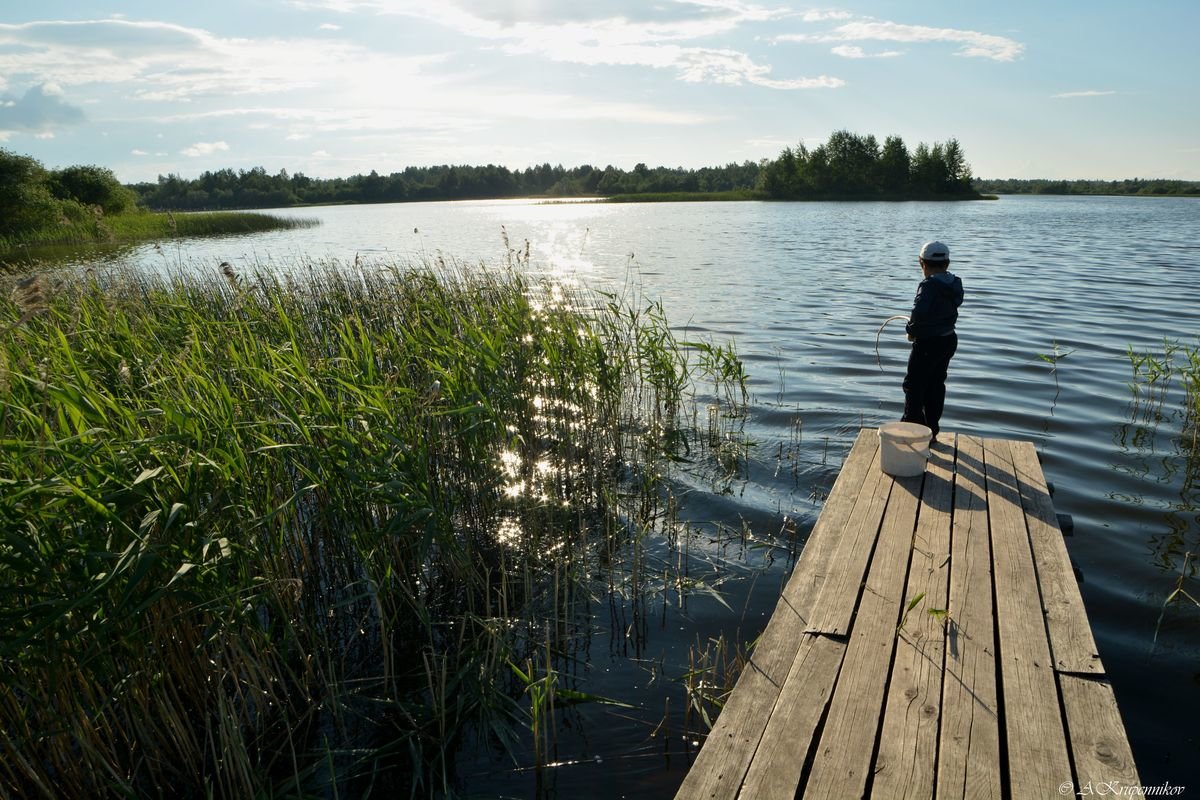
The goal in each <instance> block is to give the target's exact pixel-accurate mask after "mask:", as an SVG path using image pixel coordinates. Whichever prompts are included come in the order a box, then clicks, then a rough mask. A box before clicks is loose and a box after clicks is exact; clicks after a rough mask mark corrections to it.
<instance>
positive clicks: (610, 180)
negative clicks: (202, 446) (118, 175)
mask: <svg viewBox="0 0 1200 800" xmlns="http://www.w3.org/2000/svg"><path fill="white" fill-rule="evenodd" d="M760 171H761V167H760V165H759V164H756V163H754V162H753V161H745V162H743V163H741V164H735V163H731V164H727V165H726V166H724V167H705V168H703V169H684V168H682V167H675V168H670V167H656V168H650V167H647V166H646V165H645V164H638V165H637V166H635V167H634V168H633V169H632V170H623V169H620V168H618V167H613V166H607V167H594V166H591V165H589V164H585V165H583V166H581V167H574V168H571V169H567V168H564V167H563V166H562V165H558V166H551V165H550V164H541V165H539V166H536V167H529V168H527V169H523V170H510V169H508V168H507V167H503V166H496V165H495V164H488V165H487V166H483V167H472V166H466V165H442V166H434V167H407V168H405V169H404V170H402V171H400V172H393V173H391V174H388V175H380V174H379V173H378V172H376V171H375V170H372V171H371V172H370V173H369V174H367V175H354V176H351V177H349V178H311V177H309V176H307V175H305V174H303V173H301V172H296V173H292V174H289V173H288V172H287V170H280V171H279V172H278V173H276V174H274V175H272V174H269V173H268V172H267V171H266V170H265V169H263V168H262V167H255V168H254V169H250V170H238V171H236V172H235V171H234V170H232V169H221V170H216V171H210V172H205V173H203V174H201V175H200V176H199V177H198V178H195V179H193V180H186V179H184V178H181V177H179V176H178V175H174V174H172V175H166V176H161V175H160V176H159V178H158V180H157V181H156V182H152V183H150V182H147V183H138V184H134V185H132V186H131V187H130V188H131V189H133V191H135V192H136V193H137V195H138V197H139V198H140V199H141V201H142V202H143V203H144V204H145V205H147V206H149V207H150V208H155V209H166V208H169V209H182V210H191V209H225V208H280V207H285V206H292V205H317V204H325V203H402V202H408V201H428V200H477V199H494V198H506V197H534V196H547V197H583V196H610V195H617V194H642V193H649V192H722V191H732V190H737V189H752V188H753V187H754V186H755V185H756V184H757V182H758V179H759V174H760Z"/></svg>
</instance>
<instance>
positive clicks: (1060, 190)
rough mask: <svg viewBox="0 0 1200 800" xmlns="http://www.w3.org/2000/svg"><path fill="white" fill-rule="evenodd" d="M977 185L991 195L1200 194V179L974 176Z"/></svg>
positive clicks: (978, 188)
mask: <svg viewBox="0 0 1200 800" xmlns="http://www.w3.org/2000/svg"><path fill="white" fill-rule="evenodd" d="M975 188H976V189H977V190H978V191H980V192H987V193H989V194H1109V195H1130V194H1133V195H1193V196H1200V181H1172V180H1160V179H1154V180H1144V179H1142V178H1132V179H1128V180H1123V181H1088V180H1074V181H1061V180H1060V181H1052V180H1046V179H1034V180H1022V179H1018V178H1007V179H986V180H985V179H981V178H976V179H975Z"/></svg>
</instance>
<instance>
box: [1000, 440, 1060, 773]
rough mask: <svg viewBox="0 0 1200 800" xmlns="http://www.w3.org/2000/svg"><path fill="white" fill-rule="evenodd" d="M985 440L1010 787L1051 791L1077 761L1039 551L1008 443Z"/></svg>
mask: <svg viewBox="0 0 1200 800" xmlns="http://www.w3.org/2000/svg"><path fill="white" fill-rule="evenodd" d="M985 447H986V462H987V492H988V516H989V518H990V520H991V529H992V568H993V571H994V580H995V585H996V620H997V630H998V632H999V653H998V655H999V661H1000V684H1001V687H1002V691H1003V696H1004V723H1005V724H1004V728H1005V742H1006V743H1007V744H1008V779H1009V786H1010V787H1011V791H1012V796H1013V797H1053V796H1054V795H1055V793H1057V792H1058V790H1059V787H1060V786H1062V784H1063V782H1064V781H1067V780H1070V775H1071V764H1070V761H1069V759H1068V756H1067V742H1066V732H1065V731H1064V730H1063V723H1062V711H1061V709H1060V706H1059V700H1058V684H1057V681H1056V680H1055V675H1054V669H1053V665H1052V662H1051V660H1050V640H1049V636H1048V634H1047V632H1046V623H1045V621H1044V619H1043V615H1042V604H1041V595H1040V592H1039V590H1038V584H1037V575H1036V572H1035V571H1034V566H1033V552H1032V550H1031V548H1030V543H1029V532H1028V528H1027V527H1026V524H1025V513H1024V511H1023V510H1022V508H1021V497H1020V494H1019V492H1018V489H1017V480H1016V475H1015V470H1014V467H1013V462H1012V458H1011V449H1010V447H1009V443H1008V442H1007V441H1002V440H998V439H988V440H987V441H986V443H985Z"/></svg>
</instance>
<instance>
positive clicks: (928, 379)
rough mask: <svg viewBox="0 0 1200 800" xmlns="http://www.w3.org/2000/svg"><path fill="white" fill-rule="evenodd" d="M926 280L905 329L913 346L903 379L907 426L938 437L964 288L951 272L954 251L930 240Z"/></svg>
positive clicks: (924, 260)
mask: <svg viewBox="0 0 1200 800" xmlns="http://www.w3.org/2000/svg"><path fill="white" fill-rule="evenodd" d="M919 260H920V262H921V273H922V274H923V275H924V276H925V279H924V280H922V281H921V283H920V285H919V286H917V296H916V297H915V298H914V299H913V309H912V313H911V314H910V315H909V318H908V324H907V325H906V326H905V327H904V330H905V331H906V332H907V333H908V340H909V341H910V342H912V352H911V353H910V354H909V356H908V373H907V374H906V375H905V376H904V416H903V417H902V418H901V421H902V422H916V423H918V424H920V425H925V426H928V427H929V429H930V430H931V431H933V436H934V438H935V439H936V438H937V433H938V420H940V419H941V418H942V408H943V407H944V406H945V404H946V371H947V370H948V369H949V367H950V359H951V357H953V355H954V351H955V350H957V349H958V335H957V334H955V332H954V323H955V322H957V321H958V307H959V306H960V305H962V301H963V285H962V281H961V280H959V279H958V276H957V275H954V274H953V273H951V272H950V271H949V269H948V268H949V266H950V248H948V247H946V245H944V244H942V243H941V242H926V243H925V244H924V245H923V246H922V247H921V253H920V256H919Z"/></svg>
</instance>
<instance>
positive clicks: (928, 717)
mask: <svg viewBox="0 0 1200 800" xmlns="http://www.w3.org/2000/svg"><path fill="white" fill-rule="evenodd" d="M941 440H942V441H943V442H946V443H947V444H948V445H949V448H948V449H946V448H941V447H939V448H937V449H935V450H934V454H933V457H932V458H930V460H929V465H928V467H927V468H926V473H925V486H924V488H923V490H922V492H921V508H920V511H919V512H918V514H917V531H916V534H915V535H914V537H913V549H912V559H911V562H910V564H909V570H908V585H907V588H906V589H905V592H904V604H903V605H904V609H906V608H907V607H908V605H909V603H911V602H913V601H914V600H915V599H916V598H918V597H921V598H922V600H921V601H920V602H918V604H917V605H916V606H914V607H913V609H912V611H911V612H908V613H907V616H906V617H904V624H903V626H902V627H901V629H900V631H899V634H898V637H897V641H896V655H895V658H894V659H893V661H892V674H891V679H890V681H889V683H888V692H887V700H886V703H885V706H884V714H883V728H882V733H881V734H880V737H879V753H878V755H877V756H876V758H875V780H874V782H873V783H872V785H871V796H872V797H877V798H880V800H893V798H905V799H907V798H913V799H914V800H917V799H920V800H927V798H930V797H932V796H933V789H934V776H935V773H934V767H935V763H934V762H935V759H936V756H937V736H938V720H939V718H940V716H941V706H942V667H943V660H944V657H945V620H944V618H939V617H938V616H935V615H933V614H930V613H929V611H930V610H931V609H942V610H945V609H947V608H948V596H949V588H950V519H951V517H950V512H951V509H952V507H953V502H954V443H955V436H954V435H953V434H946V433H945V432H943V433H942V434H941ZM904 609H901V615H902V616H903V615H905V613H906V612H905V611H904Z"/></svg>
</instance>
